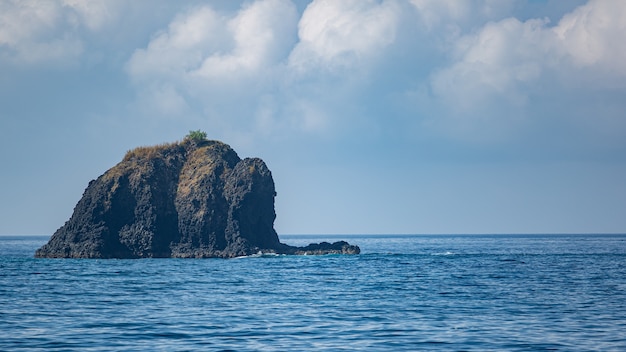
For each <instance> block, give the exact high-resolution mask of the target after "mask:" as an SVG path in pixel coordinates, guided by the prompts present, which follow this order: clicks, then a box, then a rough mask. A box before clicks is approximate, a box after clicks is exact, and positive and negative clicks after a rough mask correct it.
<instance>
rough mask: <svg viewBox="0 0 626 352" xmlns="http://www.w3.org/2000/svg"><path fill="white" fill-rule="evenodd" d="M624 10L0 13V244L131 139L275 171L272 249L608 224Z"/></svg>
mask: <svg viewBox="0 0 626 352" xmlns="http://www.w3.org/2000/svg"><path fill="white" fill-rule="evenodd" d="M624 33H626V2H623V1H575V0H572V1H551V0H545V1H531V0H527V1H521V0H509V1H507V0H499V1H490V0H474V1H461V0H450V1H447V0H412V1H400V0H397V1H396V0H388V1H366V0H354V1H349V0H345V1H335V0H332V1H317V0H314V1H288V0H258V1H244V2H236V1H179V2H174V1H159V0H151V1H147V0H146V1H141V0H139V1H118V0H101V1H98V0H90V1H86V0H56V1H55V0H51V1H27V0H23V1H22V0H20V1H12V0H0V143H1V145H0V165H2V169H1V170H2V171H1V172H0V214H2V215H1V221H0V234H51V233H52V232H54V231H55V230H56V229H57V228H58V227H60V226H61V225H63V223H64V222H65V221H66V220H67V219H68V218H69V216H70V215H71V213H72V210H73V207H74V205H75V204H76V202H77V201H78V200H79V199H80V197H81V195H82V192H83V191H84V189H85V187H86V186H87V184H88V182H89V181H90V180H92V179H95V178H96V177H98V176H99V175H100V174H102V173H103V172H104V171H106V170H107V169H108V168H110V167H112V166H113V165H115V164H116V163H117V162H119V161H120V160H121V159H122V157H123V155H124V153H125V152H126V151H127V150H129V149H132V148H134V147H137V146H143V145H152V144H158V143H162V142H171V141H176V140H180V139H182V138H183V137H184V136H185V135H186V134H187V133H188V131H189V130H196V129H201V130H204V131H206V132H207V133H208V135H209V137H210V138H212V139H218V140H222V141H224V142H226V143H228V144H230V145H231V146H232V147H233V148H234V149H235V150H236V151H237V152H238V154H239V155H240V157H242V158H243V157H247V156H258V157H261V158H263V159H264V160H265V162H266V163H267V164H268V166H269V168H270V170H272V172H273V176H274V180H275V182H276V188H277V193H278V196H277V198H276V212H277V215H278V216H277V219H276V223H275V227H276V229H277V231H278V232H279V234H300V233H313V234H317V233H319V234H333V233H336V234H352V233H354V234H362V233H568V232H574V233H595V232H625V231H626V181H625V180H626V41H625V40H624Z"/></svg>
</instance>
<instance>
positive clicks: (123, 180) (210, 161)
mask: <svg viewBox="0 0 626 352" xmlns="http://www.w3.org/2000/svg"><path fill="white" fill-rule="evenodd" d="M275 195H276V192H275V189H274V181H273V179H272V174H271V172H270V171H269V169H268V168H267V166H266V165H265V163H264V162H263V161H262V160H261V159H258V158H246V159H243V160H241V159H240V158H239V156H238V155H237V154H236V153H235V151H234V150H232V149H231V148H230V147H229V146H228V145H226V144H224V143H221V142H218V141H207V140H203V141H193V140H185V141H183V142H181V143H173V144H166V145H161V146H156V147H142V148H137V149H135V150H133V151H130V152H128V153H127V155H126V156H125V157H124V160H123V161H122V162H120V163H119V164H117V165H116V166H114V167H113V168H111V169H109V170H108V171H107V172H105V173H104V174H103V175H102V176H100V177H98V179H96V180H94V181H91V182H90V183H89V186H88V187H87V189H86V190H85V193H84V194H83V197H82V198H81V200H80V201H79V202H78V204H77V205H76V207H75V209H74V213H73V215H72V217H71V218H70V219H69V221H67V222H66V223H65V225H63V226H62V227H61V228H60V229H58V230H57V231H56V232H55V233H54V235H53V236H52V237H51V239H50V241H49V242H48V243H47V244H46V245H44V246H43V247H41V248H40V249H38V250H37V252H36V253H35V256H36V257H40V258H152V257H154V258H158V257H177V258H206V257H222V258H231V257H236V256H243V255H250V254H254V253H257V252H259V251H263V252H274V253H285V254H326V253H348V254H355V253H358V252H359V249H358V247H356V246H350V245H349V244H347V243H345V242H337V243H335V244H332V245H330V244H328V243H321V244H319V245H316V244H312V245H309V246H307V247H302V248H299V247H291V246H287V245H284V244H281V243H280V241H279V239H278V235H277V234H276V231H275V230H274V219H275V218H276V214H275V212H274V197H275Z"/></svg>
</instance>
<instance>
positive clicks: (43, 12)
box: [0, 0, 119, 65]
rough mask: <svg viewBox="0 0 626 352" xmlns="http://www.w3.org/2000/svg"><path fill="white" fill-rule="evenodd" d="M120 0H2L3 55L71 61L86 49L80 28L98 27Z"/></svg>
mask: <svg viewBox="0 0 626 352" xmlns="http://www.w3.org/2000/svg"><path fill="white" fill-rule="evenodd" d="M118 8H119V2H117V1H103V0H102V1H89V2H86V1H83V0H57V1H34V0H20V1H16V0H6V1H2V2H0V59H3V60H5V61H7V62H10V63H12V64H18V65H35V64H39V63H54V64H57V65H68V64H71V63H73V62H76V61H77V60H78V59H80V57H81V55H83V54H84V51H85V46H86V43H85V39H84V37H83V33H81V31H80V29H81V28H86V29H88V30H89V31H99V30H102V29H104V28H105V25H106V24H108V23H110V22H111V21H113V20H114V19H115V18H116V15H117V10H118Z"/></svg>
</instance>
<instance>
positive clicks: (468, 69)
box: [422, 1, 626, 139]
mask: <svg viewBox="0 0 626 352" xmlns="http://www.w3.org/2000/svg"><path fill="white" fill-rule="evenodd" d="M625 18H626V3H624V2H615V1H590V2H589V3H588V4H586V5H585V6H582V7H579V8H577V9H576V10H575V11H573V12H571V13H569V14H567V15H565V16H564V17H563V18H562V20H561V21H560V22H559V23H558V25H556V26H553V27H551V26H550V24H549V22H548V21H547V20H539V19H531V20H527V21H524V22H521V21H519V20H517V19H515V18H506V19H503V20H500V21H497V22H489V23H487V24H486V25H484V26H483V27H482V28H480V30H479V31H477V32H475V33H471V34H466V35H464V36H462V37H460V38H459V39H458V40H456V41H455V49H454V51H453V54H452V55H451V59H452V61H451V63H450V64H449V65H447V66H446V67H444V68H442V69H440V70H438V71H436V72H435V73H434V74H433V75H432V77H431V81H430V92H431V93H430V94H432V96H431V97H425V96H424V95H422V101H424V100H429V99H431V101H429V102H428V103H430V104H431V107H432V106H433V105H432V104H434V105H436V106H437V108H436V109H433V111H437V112H438V114H439V116H437V117H436V118H435V119H436V120H439V121H438V122H436V124H437V125H438V126H439V127H442V128H444V129H448V130H452V131H455V132H454V133H458V132H459V130H461V131H463V132H462V133H466V134H468V135H472V134H474V135H475V136H479V138H485V137H486V136H488V135H489V134H492V135H494V136H496V135H499V136H500V137H502V138H505V139H506V138H509V137H511V135H512V134H513V133H515V132H516V131H518V130H519V128H522V125H523V124H525V123H533V120H539V119H542V118H545V115H546V113H548V110H542V108H543V107H544V106H543V105H541V104H543V103H546V100H547V99H552V100H554V101H566V100H570V102H569V104H568V105H566V106H562V107H560V108H559V109H558V110H559V112H557V113H558V114H559V115H561V116H559V117H558V118H559V120H560V122H559V123H560V124H562V125H568V126H570V128H571V126H573V125H576V124H578V125H579V127H578V128H580V129H585V128H588V127H586V126H588V125H589V124H593V123H598V122H599V121H598V120H597V119H595V118H594V117H593V116H586V117H582V116H579V117H576V116H577V115H578V114H580V112H579V111H577V105H578V101H581V104H586V106H587V107H589V106H590V105H589V104H592V105H593V104H594V102H590V101H588V99H581V98H582V97H583V96H579V95H585V94H587V93H591V92H594V91H597V90H606V89H608V90H613V92H614V93H615V92H616V91H615V89H618V91H619V90H621V91H622V94H623V93H624V92H623V89H624V88H626V84H624V82H625V81H626V80H625V79H624V78H626V77H624V76H625V75H626V42H624V41H623V40H621V39H620V36H621V35H622V34H623V33H626V31H625V30H626V19H625ZM572 87H578V88H577V89H578V90H572ZM586 92H587V93H586ZM582 101H584V103H582ZM595 104H600V100H597V101H596V102H595ZM602 104H604V103H602ZM618 104H619V103H618ZM550 109H552V110H551V111H550V113H554V112H555V111H554V108H550ZM604 110H605V111H610V110H611V109H604ZM614 110H615V109H614ZM616 118H617V117H612V118H608V119H607V121H612V122H611V124H613V125H614V123H615V120H616ZM619 119H621V120H623V117H620V118H619ZM535 122H536V121H535ZM623 124H624V122H623ZM470 138H471V136H470Z"/></svg>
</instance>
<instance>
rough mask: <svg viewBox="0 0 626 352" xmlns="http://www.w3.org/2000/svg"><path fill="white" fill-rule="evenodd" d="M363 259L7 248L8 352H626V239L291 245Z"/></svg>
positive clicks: (3, 287)
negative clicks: (57, 255) (83, 254)
mask: <svg viewBox="0 0 626 352" xmlns="http://www.w3.org/2000/svg"><path fill="white" fill-rule="evenodd" d="M340 239H345V240H348V241H349V242H350V243H352V244H357V245H359V246H360V247H361V250H362V253H361V254H360V255H356V256H340V255H327V256H253V257H246V258H238V259H136V260H86V259H79V260H75V259H34V258H33V254H34V252H35V250H36V249H37V248H38V247H39V246H41V245H43V244H44V243H45V242H46V241H47V240H48V237H47V236H46V237H33V236H22V237H18V236H0V350H1V351H130V350H146V351H190V350H192V351H194V350H195V351H220V350H222V351H287V350H288V351H306V350H333V351H338V350H347V351H351V350H364V351H403V350H404V351H419V350H442V351H547V350H550V351H552V350H557V351H626V235H463V236H459V235H454V236H452V235H446V236H442V235H436V236H435V235H432V236H428V235H419V236H388V235H385V236H382V235H381V236H337V237H334V236H284V235H283V236H281V241H282V242H284V243H287V244H291V245H306V244H308V243H309V242H319V241H336V240H340Z"/></svg>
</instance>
